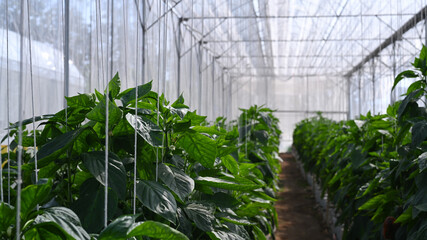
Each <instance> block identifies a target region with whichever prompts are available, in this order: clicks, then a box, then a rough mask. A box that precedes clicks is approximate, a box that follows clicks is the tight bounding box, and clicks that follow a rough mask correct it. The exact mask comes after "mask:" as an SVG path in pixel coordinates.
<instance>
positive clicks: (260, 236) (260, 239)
mask: <svg viewBox="0 0 427 240" xmlns="http://www.w3.org/2000/svg"><path fill="white" fill-rule="evenodd" d="M252 229H253V231H252V233H253V234H254V236H255V239H256V240H267V238H266V237H265V234H264V233H263V232H262V230H261V229H260V228H259V227H257V226H253V227H252Z"/></svg>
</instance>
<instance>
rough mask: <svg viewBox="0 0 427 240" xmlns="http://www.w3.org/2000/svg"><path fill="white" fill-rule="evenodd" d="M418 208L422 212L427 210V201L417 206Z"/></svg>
mask: <svg viewBox="0 0 427 240" xmlns="http://www.w3.org/2000/svg"><path fill="white" fill-rule="evenodd" d="M415 208H416V209H418V210H420V211H421V212H427V203H421V204H418V205H416V206H415Z"/></svg>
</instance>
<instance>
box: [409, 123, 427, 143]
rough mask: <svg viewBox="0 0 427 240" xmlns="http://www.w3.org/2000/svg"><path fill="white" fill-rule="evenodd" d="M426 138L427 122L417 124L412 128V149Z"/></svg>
mask: <svg viewBox="0 0 427 240" xmlns="http://www.w3.org/2000/svg"><path fill="white" fill-rule="evenodd" d="M426 137H427V122H426V121H421V122H417V123H415V124H414V126H412V143H411V145H412V146H413V147H418V146H419V145H420V144H421V143H422V142H423V141H424V140H425V139H426Z"/></svg>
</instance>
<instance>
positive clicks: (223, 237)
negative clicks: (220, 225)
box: [207, 230, 245, 240]
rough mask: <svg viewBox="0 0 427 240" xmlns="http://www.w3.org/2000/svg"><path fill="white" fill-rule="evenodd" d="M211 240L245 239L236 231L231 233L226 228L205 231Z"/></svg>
mask: <svg viewBox="0 0 427 240" xmlns="http://www.w3.org/2000/svg"><path fill="white" fill-rule="evenodd" d="M207 234H208V235H209V237H210V238H211V239H213V240H245V239H244V238H243V237H241V236H239V235H238V234H237V233H233V232H230V231H227V230H215V231H212V232H208V233H207Z"/></svg>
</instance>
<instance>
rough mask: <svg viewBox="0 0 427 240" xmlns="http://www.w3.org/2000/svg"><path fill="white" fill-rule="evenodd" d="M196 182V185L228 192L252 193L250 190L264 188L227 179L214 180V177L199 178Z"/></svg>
mask: <svg viewBox="0 0 427 240" xmlns="http://www.w3.org/2000/svg"><path fill="white" fill-rule="evenodd" d="M195 180H196V184H200V185H204V186H210V187H216V188H222V189H228V190H236V191H250V190H254V189H257V188H261V187H262V186H260V185H257V184H255V183H253V184H248V183H239V182H234V181H231V180H229V179H226V180H225V179H221V178H214V177H197V178H196V179H195Z"/></svg>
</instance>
